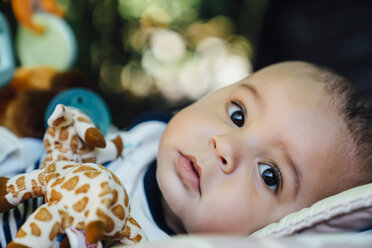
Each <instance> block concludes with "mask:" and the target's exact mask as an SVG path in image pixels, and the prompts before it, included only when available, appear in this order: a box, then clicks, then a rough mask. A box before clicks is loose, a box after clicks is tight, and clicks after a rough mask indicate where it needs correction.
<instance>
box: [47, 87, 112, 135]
mask: <svg viewBox="0 0 372 248" xmlns="http://www.w3.org/2000/svg"><path fill="white" fill-rule="evenodd" d="M59 103H61V104H63V105H66V106H71V107H75V108H78V109H80V110H81V111H83V112H84V113H85V114H87V115H88V116H89V117H90V118H91V120H92V121H93V123H94V124H95V125H96V127H97V128H98V129H99V130H100V131H101V132H102V134H103V135H106V133H107V130H108V128H109V126H110V123H111V117H110V112H109V109H108V107H107V105H106V103H105V102H104V101H103V99H102V98H101V97H100V96H98V95H97V94H96V93H94V92H92V91H90V90H87V89H83V88H72V89H68V90H65V91H62V92H61V93H59V94H58V95H57V96H55V97H54V98H53V99H52V101H51V102H50V103H49V105H48V107H47V110H46V112H45V116H44V121H45V127H48V124H47V121H48V118H49V116H50V115H51V114H52V113H53V111H54V109H55V107H56V106H57V104H59Z"/></svg>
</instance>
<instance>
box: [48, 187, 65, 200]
mask: <svg viewBox="0 0 372 248" xmlns="http://www.w3.org/2000/svg"><path fill="white" fill-rule="evenodd" d="M62 197H63V195H62V194H61V193H59V192H58V191H56V190H54V189H53V190H52V192H51V193H50V199H49V201H50V202H53V201H60V200H61V199H62Z"/></svg>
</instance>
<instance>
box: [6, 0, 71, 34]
mask: <svg viewBox="0 0 372 248" xmlns="http://www.w3.org/2000/svg"><path fill="white" fill-rule="evenodd" d="M3 1H4V2H8V1H9V0H3ZM10 2H11V5H12V9H13V12H14V15H15V18H16V19H17V21H18V22H19V23H20V24H21V25H23V26H25V27H27V28H28V29H30V30H32V31H34V32H36V33H39V34H42V33H43V32H44V27H43V26H42V25H40V24H37V23H35V22H34V21H33V20H32V15H33V12H34V11H33V10H34V5H33V3H34V1H33V0H10ZM38 3H39V5H40V7H41V8H42V10H43V11H45V12H49V13H51V14H53V15H56V16H58V17H63V15H64V13H63V11H62V9H61V8H60V7H59V6H58V4H57V2H56V0H38Z"/></svg>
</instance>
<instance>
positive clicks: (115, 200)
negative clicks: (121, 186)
mask: <svg viewBox="0 0 372 248" xmlns="http://www.w3.org/2000/svg"><path fill="white" fill-rule="evenodd" d="M112 196H113V198H112V205H115V204H116V202H117V201H118V198H119V194H118V191H117V190H116V189H114V190H113V191H112Z"/></svg>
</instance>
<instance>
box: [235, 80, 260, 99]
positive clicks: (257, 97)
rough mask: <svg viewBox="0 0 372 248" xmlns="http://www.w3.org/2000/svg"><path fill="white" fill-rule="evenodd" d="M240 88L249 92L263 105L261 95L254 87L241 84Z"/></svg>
mask: <svg viewBox="0 0 372 248" xmlns="http://www.w3.org/2000/svg"><path fill="white" fill-rule="evenodd" d="M239 86H240V87H241V88H242V89H245V90H248V91H249V92H250V93H251V94H252V95H253V96H254V98H255V100H256V101H258V102H260V103H262V98H261V95H260V93H258V91H257V89H256V87H255V86H254V85H251V84H246V83H243V84H239Z"/></svg>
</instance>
